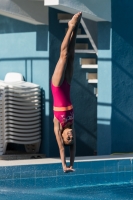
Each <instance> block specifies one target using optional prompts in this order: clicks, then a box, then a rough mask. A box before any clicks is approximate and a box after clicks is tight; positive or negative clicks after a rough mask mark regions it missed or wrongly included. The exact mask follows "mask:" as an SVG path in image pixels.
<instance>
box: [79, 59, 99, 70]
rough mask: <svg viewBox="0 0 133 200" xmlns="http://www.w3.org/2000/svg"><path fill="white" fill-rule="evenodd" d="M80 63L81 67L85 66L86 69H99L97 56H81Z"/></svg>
mask: <svg viewBox="0 0 133 200" xmlns="http://www.w3.org/2000/svg"><path fill="white" fill-rule="evenodd" d="M80 65H81V68H85V69H97V68H98V65H97V64H96V59H95V58H80Z"/></svg>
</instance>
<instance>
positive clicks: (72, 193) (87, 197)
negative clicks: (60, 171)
mask: <svg viewBox="0 0 133 200" xmlns="http://www.w3.org/2000/svg"><path fill="white" fill-rule="evenodd" d="M9 199H10V200H23V199H24V200H45V199H46V200H47V199H48V200H105V199H106V200H132V199H133V184H117V185H99V186H89V185H88V186H83V187H71V188H56V189H45V188H43V186H42V188H39V189H38V188H36V189H32V188H30V189H29V188H27V189H25V188H17V189H16V188H14V189H13V188H12V189H10V188H0V200H9Z"/></svg>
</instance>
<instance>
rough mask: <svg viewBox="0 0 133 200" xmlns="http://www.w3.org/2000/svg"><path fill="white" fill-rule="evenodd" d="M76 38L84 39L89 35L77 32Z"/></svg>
mask: <svg viewBox="0 0 133 200" xmlns="http://www.w3.org/2000/svg"><path fill="white" fill-rule="evenodd" d="M76 38H80V39H84V38H88V36H87V35H85V34H80V35H78V34H77V37H76Z"/></svg>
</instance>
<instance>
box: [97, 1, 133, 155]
mask: <svg viewBox="0 0 133 200" xmlns="http://www.w3.org/2000/svg"><path fill="white" fill-rule="evenodd" d="M132 8H133V1H130V0H127V1H125V0H117V1H116V0H112V23H111V24H110V23H108V22H101V23H99V29H98V44H99V47H98V48H99V51H98V54H99V55H98V81H99V83H98V90H99V96H98V133H97V137H98V142H97V149H98V154H99V155H105V154H110V153H117V152H123V153H127V152H133V26H132V21H133V11H132Z"/></svg>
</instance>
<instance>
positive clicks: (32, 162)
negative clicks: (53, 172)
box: [0, 154, 133, 167]
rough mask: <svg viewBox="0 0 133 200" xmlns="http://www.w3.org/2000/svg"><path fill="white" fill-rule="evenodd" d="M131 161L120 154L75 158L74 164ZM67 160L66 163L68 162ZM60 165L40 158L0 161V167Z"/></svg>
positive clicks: (132, 158)
mask: <svg viewBox="0 0 133 200" xmlns="http://www.w3.org/2000/svg"><path fill="white" fill-rule="evenodd" d="M123 159H130V160H133V154H121V155H105V156H87V157H76V158H75V162H91V161H106V160H123ZM69 160H70V159H69V158H66V161H67V162H69ZM54 163H61V160H60V158H41V159H32V160H31V159H29V160H0V166H1V167H2V166H19V165H38V164H54Z"/></svg>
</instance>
